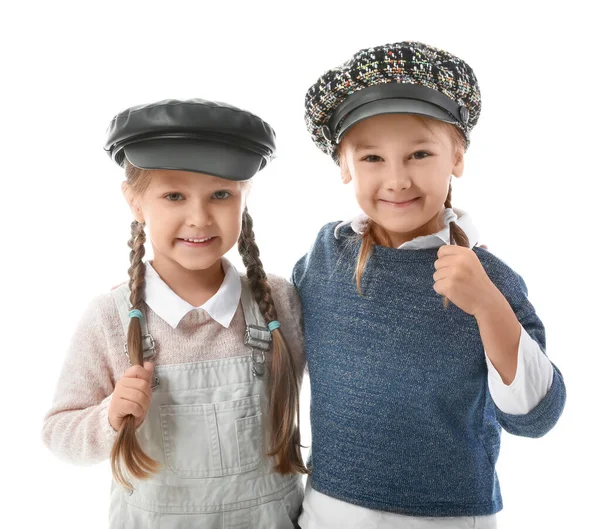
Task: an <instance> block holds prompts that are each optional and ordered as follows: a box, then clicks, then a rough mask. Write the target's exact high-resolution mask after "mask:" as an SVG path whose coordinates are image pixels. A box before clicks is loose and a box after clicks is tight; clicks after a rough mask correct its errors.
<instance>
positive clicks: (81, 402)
mask: <svg viewBox="0 0 600 529" xmlns="http://www.w3.org/2000/svg"><path fill="white" fill-rule="evenodd" d="M111 302H112V298H111V297H110V295H108V296H102V297H98V298H96V299H95V300H94V301H92V303H91V304H90V305H89V306H88V308H87V310H86V311H85V313H84V314H83V317H82V318H81V320H80V321H79V324H78V325H77V328H76V330H75V334H74V336H73V338H72V339H71V343H70V346H69V348H68V351H67V355H66V358H65V361H64V364H63V366H62V370H61V373H60V376H59V379H58V384H57V387H56V391H55V395H54V401H53V403H52V407H51V408H50V410H49V411H48V413H47V414H46V416H45V417H44V423H43V429H42V438H43V441H44V443H45V444H46V446H47V447H48V448H49V449H50V450H51V451H52V452H53V453H54V454H55V455H57V456H58V457H60V458H61V459H64V460H67V461H69V462H72V463H80V464H88V463H96V462H99V461H102V460H105V459H107V458H108V457H109V455H110V450H111V448H112V445H113V442H114V439H115V436H116V432H115V430H113V428H112V426H111V425H110V424H109V422H108V406H109V404H110V398H111V395H112V392H113V390H114V373H113V369H112V367H111V364H110V362H109V353H108V341H107V336H106V332H105V329H104V326H103V325H102V319H103V318H102V316H103V314H102V313H103V312H106V311H107V310H109V308H110V306H109V304H110V303H111ZM114 311H115V312H116V307H115V308H114Z"/></svg>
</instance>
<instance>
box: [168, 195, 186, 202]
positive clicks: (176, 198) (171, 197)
mask: <svg viewBox="0 0 600 529" xmlns="http://www.w3.org/2000/svg"><path fill="white" fill-rule="evenodd" d="M165 198H166V199H167V200H169V201H170V202H178V201H179V200H183V195H182V194H181V193H169V194H167V195H165Z"/></svg>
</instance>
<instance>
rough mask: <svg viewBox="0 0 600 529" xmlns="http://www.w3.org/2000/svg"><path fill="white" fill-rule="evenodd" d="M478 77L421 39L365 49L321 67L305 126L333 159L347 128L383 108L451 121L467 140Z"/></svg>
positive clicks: (476, 107)
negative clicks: (327, 67) (330, 66)
mask: <svg viewBox="0 0 600 529" xmlns="http://www.w3.org/2000/svg"><path fill="white" fill-rule="evenodd" d="M480 111H481V94H480V92H479V85H478V83H477V78H476V77H475V74H474V72H473V70H472V69H471V67H470V66H469V65H468V64H467V63H465V62H464V61H463V60H462V59H459V58H458V57H456V56H455V55H452V54H450V53H448V52H446V51H443V50H440V49H438V48H434V47H432V46H428V45H426V44H423V43H421V42H415V41H405V42H398V43H395V44H385V45H383V46H377V47H375V48H366V49H363V50H360V51H359V52H358V53H356V54H355V55H354V56H353V57H352V58H351V59H350V60H348V61H346V62H345V63H344V64H342V65H341V66H339V67H337V68H333V69H331V70H329V71H327V72H325V73H324V74H323V75H322V76H321V77H320V78H319V79H318V81H317V82H316V83H315V84H314V85H313V86H311V87H310V88H309V89H308V92H307V93H306V98H305V115H304V119H305V121H306V126H307V128H308V131H309V132H310V135H311V138H312V140H313V141H314V142H315V144H316V145H317V147H319V149H321V150H322V151H323V152H325V153H327V154H329V155H331V156H333V157H334V159H335V158H336V154H335V153H336V149H337V144H338V141H339V139H340V138H341V136H342V135H343V133H344V132H346V130H347V129H348V128H349V127H351V126H352V125H354V124H355V123H357V122H358V121H360V120H362V119H366V118H367V117H370V116H374V115H377V114H384V113H409V114H419V115H425V116H429V117H432V118H435V119H440V120H442V121H446V122H448V123H452V124H454V125H456V126H457V127H458V128H459V129H460V130H461V131H462V133H463V135H464V136H465V139H466V144H467V146H468V144H469V133H470V131H471V129H472V128H473V127H474V126H475V124H476V123H477V120H478V119H479V113H480Z"/></svg>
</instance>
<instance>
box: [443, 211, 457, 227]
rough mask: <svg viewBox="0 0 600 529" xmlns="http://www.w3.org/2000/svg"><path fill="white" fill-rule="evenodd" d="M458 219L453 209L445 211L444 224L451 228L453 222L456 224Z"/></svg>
mask: <svg viewBox="0 0 600 529" xmlns="http://www.w3.org/2000/svg"><path fill="white" fill-rule="evenodd" d="M457 220H458V217H457V215H456V213H454V210H453V209H452V208H446V209H445V210H444V224H445V225H446V226H450V223H451V222H456V221H457Z"/></svg>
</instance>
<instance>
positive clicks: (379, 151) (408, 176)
mask: <svg viewBox="0 0 600 529" xmlns="http://www.w3.org/2000/svg"><path fill="white" fill-rule="evenodd" d="M340 164H341V167H342V181H343V182H344V183H346V184H347V183H349V182H350V181H352V182H353V183H354V190H355V193H356V198H357V200H358V204H359V206H360V207H361V209H362V210H363V211H364V212H365V214H366V215H367V216H368V217H369V218H371V219H372V220H373V221H374V222H375V223H377V224H378V225H379V226H381V228H383V229H384V230H385V232H386V233H387V235H388V236H389V237H390V239H391V241H392V244H393V246H394V247H397V246H400V245H401V244H403V243H404V242H407V241H409V240H412V239H414V238H415V237H418V236H421V235H429V234H431V233H435V232H437V231H439V230H440V229H441V227H442V226H441V225H440V223H439V220H438V218H439V214H440V212H441V211H442V210H443V209H444V202H445V200H446V197H447V195H448V186H449V183H450V177H451V176H452V175H454V176H455V177H460V176H461V175H462V172H463V150H462V148H459V147H457V145H456V143H455V141H454V140H453V138H452V137H451V132H450V131H449V130H448V127H445V124H443V123H441V122H437V121H435V120H433V119H427V118H418V117H416V116H412V115H407V114H382V115H379V116H373V117H371V118H368V119H366V120H364V121H361V122H359V123H357V124H356V125H354V126H353V127H352V128H351V129H350V130H349V131H348V132H347V133H346V135H345V136H344V137H343V139H342V142H341V145H340Z"/></svg>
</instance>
